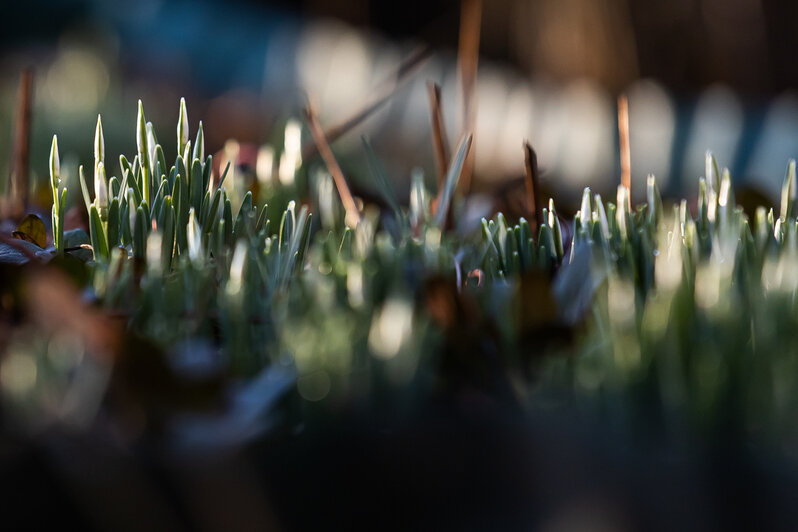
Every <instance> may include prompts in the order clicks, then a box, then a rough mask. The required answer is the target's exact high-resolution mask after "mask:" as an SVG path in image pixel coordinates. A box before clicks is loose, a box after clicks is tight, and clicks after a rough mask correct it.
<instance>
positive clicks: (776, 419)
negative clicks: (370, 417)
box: [50, 102, 798, 437]
mask: <svg viewBox="0 0 798 532" xmlns="http://www.w3.org/2000/svg"><path fill="white" fill-rule="evenodd" d="M188 133H189V132H188V119H187V113H186V108H185V103H184V102H181V106H180V118H179V121H178V126H177V146H178V153H177V155H176V157H175V159H174V162H173V163H172V164H167V162H166V158H165V154H164V151H163V149H162V148H161V146H160V144H159V143H158V140H157V138H156V137H155V134H154V132H153V128H152V125H151V124H148V123H147V122H146V121H145V118H144V113H143V110H142V107H141V104H139V115H138V124H137V134H136V139H137V154H136V156H135V157H134V158H133V161H132V163H131V162H129V160H128V159H127V158H125V157H124V156H121V157H120V158H119V170H120V175H121V178H117V177H110V178H108V177H107V173H108V170H107V168H108V166H107V165H106V160H105V149H104V142H103V133H102V125H101V123H100V121H99V120H98V123H97V130H96V136H95V150H94V154H95V155H94V187H93V188H94V195H93V196H94V197H93V199H92V195H91V193H90V187H89V186H87V182H86V179H85V176H84V173H83V171H82V169H81V171H80V182H81V187H82V195H83V199H84V202H85V206H86V209H87V213H88V219H89V229H90V231H89V233H90V244H91V248H92V252H93V260H92V261H91V262H90V267H91V272H92V274H91V283H90V289H91V291H92V294H93V296H94V297H95V298H96V301H97V302H98V304H99V305H101V306H102V307H103V308H105V309H106V310H108V311H110V312H116V313H121V314H122V316H124V317H125V319H126V323H127V327H128V328H129V329H130V330H132V331H135V332H136V333H137V334H141V335H143V336H145V337H146V338H149V339H151V340H153V341H154V342H156V343H157V344H158V345H160V346H162V347H163V348H164V349H166V350H168V349H170V348H172V347H173V346H175V345H176V344H178V343H180V342H183V341H187V340H190V339H194V340H196V339H200V340H203V341H206V342H207V344H208V345H209V346H211V349H212V350H213V351H214V352H216V353H218V354H219V356H220V357H221V358H222V359H223V360H224V362H225V365H226V367H227V368H228V371H229V373H230V374H231V375H234V376H248V375H254V374H256V373H257V372H259V371H260V370H262V369H263V368H265V367H269V366H272V365H275V364H279V365H283V366H286V367H291V368H293V369H295V370H296V372H297V387H298V391H299V394H300V395H301V396H302V397H304V398H306V399H311V400H318V399H322V398H325V397H327V396H337V397H349V396H352V395H353V394H354V395H358V394H361V393H373V392H374V390H375V389H382V388H384V387H389V388H393V389H396V390H413V391H418V390H422V393H425V391H428V390H429V387H430V386H434V383H435V382H440V380H441V379H443V380H445V379H447V378H448V377H447V376H446V375H441V373H442V372H445V371H446V370H445V369H442V368H446V367H449V366H447V364H449V362H446V361H444V360H443V358H444V356H445V355H444V354H443V353H444V352H446V350H447V349H451V348H452V347H451V345H450V344H452V343H454V345H455V347H456V345H457V339H456V332H457V331H458V328H460V331H461V332H463V331H465V330H466V329H469V331H468V332H469V334H475V335H480V334H484V336H485V342H486V343H489V344H491V345H492V347H490V348H486V349H488V350H490V349H493V350H494V351H495V352H496V353H498V354H499V357H500V359H501V364H500V367H501V368H502V369H501V370H499V373H501V374H502V375H503V377H505V378H506V381H507V382H508V383H511V384H510V386H511V387H512V389H513V394H514V395H515V396H516V397H517V398H519V399H520V400H521V401H522V402H530V403H533V402H534V401H535V399H536V398H538V397H540V396H541V394H547V393H549V392H556V393H560V392H562V391H563V390H566V391H569V394H568V397H573V398H576V401H577V404H579V405H586V408H588V409H593V410H596V411H600V412H603V413H607V412H609V413H610V414H611V415H613V416H617V419H621V420H625V421H629V423H630V424H634V422H635V420H639V419H656V420H658V421H662V423H661V424H660V425H661V426H663V427H665V428H666V429H667V428H670V427H675V428H677V429H678V428H680V427H681V426H682V425H684V424H691V423H693V422H696V423H697V424H698V426H701V427H706V426H714V425H717V424H723V423H724V422H725V420H728V419H735V420H737V421H741V422H742V426H744V427H745V429H746V430H751V431H757V432H763V433H766V435H773V434H776V435H778V436H780V437H783V436H784V435H785V433H789V435H790V436H792V435H794V434H793V432H794V426H795V425H796V424H795V422H794V420H795V415H796V414H797V413H798V379H796V378H795V375H798V340H795V338H796V336H795V335H793V334H792V331H794V330H795V327H796V325H798V308H797V307H796V291H798V219H796V213H797V209H796V196H797V195H798V194H797V191H798V187H796V172H795V162H794V161H793V162H790V163H789V165H788V170H787V176H786V178H785V185H784V189H783V193H782V199H781V205H780V210H779V212H778V216H777V215H776V214H775V213H774V211H773V210H772V209H771V210H770V211H767V210H766V209H765V208H764V207H760V208H759V209H758V210H757V211H756V212H755V213H754V218H753V220H752V221H751V220H749V218H748V216H747V215H746V214H745V213H744V212H743V210H742V209H741V208H740V207H738V206H737V205H736V203H735V200H734V191H733V187H732V182H731V177H730V175H729V172H728V171H727V170H723V171H722V172H721V171H719V170H718V167H717V164H716V162H715V159H714V158H713V157H712V156H711V155H710V154H708V155H707V164H706V177H705V178H701V179H700V181H699V194H698V201H697V205H696V206H695V209H693V212H695V213H696V214H695V215H693V214H692V213H691V208H690V206H689V205H688V204H687V202H686V201H681V202H680V203H678V204H676V205H674V206H673V208H672V209H669V208H664V207H663V202H662V199H661V197H660V193H659V190H658V187H657V184H656V180H655V178H654V177H653V176H650V177H649V178H648V179H647V183H646V195H647V196H646V197H647V201H646V202H645V203H644V204H642V205H639V206H637V207H634V208H633V206H632V205H631V202H630V191H629V190H628V189H627V188H626V187H624V186H620V187H619V188H618V194H617V197H616V198H615V200H616V201H615V202H614V203H613V202H611V201H610V202H608V201H605V200H603V199H602V198H601V197H600V196H599V195H597V194H596V195H593V194H592V193H591V191H590V190H589V189H586V190H585V192H584V195H583V198H582V203H581V208H580V209H579V211H578V212H577V213H576V214H575V216H574V217H573V222H572V223H569V224H567V225H568V227H565V225H564V224H563V223H562V222H561V221H560V217H559V215H558V213H557V211H556V209H555V206H554V202H553V201H552V200H550V201H549V203H548V207H547V208H545V209H542V213H541V215H540V216H539V217H534V218H530V220H531V221H529V222H528V221H527V220H525V219H523V218H521V219H519V220H518V221H517V223H508V221H507V220H506V219H505V217H504V216H503V215H502V214H501V213H499V214H497V215H496V216H495V217H494V218H493V219H491V220H483V221H482V224H481V230H480V231H478V232H477V233H474V234H467V235H463V234H461V233H459V232H458V231H456V230H452V229H449V228H448V225H447V219H448V218H449V216H450V212H449V211H450V205H451V204H453V203H456V202H458V201H462V198H459V197H458V196H457V194H456V191H457V180H458V177H459V174H460V169H461V168H462V165H463V162H464V160H465V158H466V156H467V153H468V143H467V142H465V141H464V142H462V143H461V145H460V147H459V149H458V150H457V152H456V153H455V155H454V156H453V159H452V162H451V164H450V165H449V171H448V174H447V176H446V179H445V180H444V182H443V185H442V186H443V189H442V190H440V191H437V202H433V201H431V198H432V196H433V195H432V192H431V191H430V190H429V188H428V187H427V186H426V185H425V183H424V179H423V176H421V175H420V174H415V175H414V176H413V179H412V182H411V187H410V198H409V202H408V206H407V207H404V206H402V202H401V201H400V200H399V199H398V198H397V197H396V196H395V194H394V192H393V188H392V186H391V184H390V180H389V179H388V178H387V175H386V173H385V170H384V169H383V168H382V165H381V163H380V161H379V159H378V157H377V156H376V154H375V153H374V152H373V150H372V149H371V146H370V144H369V143H368V142H367V141H365V142H364V149H365V151H366V157H367V160H368V163H369V164H368V166H369V168H370V170H371V173H372V176H373V178H374V183H375V186H376V188H377V189H378V191H379V192H380V194H381V195H382V196H383V199H384V201H385V204H386V205H387V206H388V207H389V208H388V209H385V210H384V211H382V212H381V211H380V210H379V209H378V208H376V207H374V206H371V205H367V206H365V207H364V206H362V205H361V206H360V211H361V212H360V217H359V221H358V222H357V223H356V224H353V225H354V226H352V227H350V226H348V225H347V222H349V221H350V220H349V219H347V218H345V217H344V209H343V206H342V204H341V202H340V199H339V196H338V194H337V193H336V189H335V187H334V183H333V179H332V178H331V176H330V175H329V174H327V173H325V172H322V171H318V172H315V173H313V172H310V171H308V170H307V169H306V168H304V163H302V162H300V161H295V163H290V164H289V166H290V170H291V171H292V172H297V171H298V170H300V169H301V170H302V171H303V172H304V173H303V176H305V177H306V178H307V189H308V190H309V191H310V193H309V194H308V197H307V198H306V199H305V204H304V205H302V206H301V207H300V206H299V205H298V203H300V202H301V201H300V197H299V195H298V194H296V192H295V189H291V188H286V187H285V186H283V185H281V184H280V183H279V182H277V181H276V180H275V182H274V183H271V184H270V185H269V187H265V188H261V189H259V190H258V191H257V192H256V194H254V195H253V193H252V191H246V192H245V193H242V191H241V190H240V185H238V184H237V183H236V178H233V180H232V181H233V182H232V183H228V184H227V186H229V187H232V188H233V189H235V187H239V190H238V192H235V193H234V194H232V196H234V197H236V198H240V202H239V201H237V202H236V203H238V204H237V205H234V204H233V201H232V198H231V194H228V192H227V190H226V182H225V179H226V176H227V174H228V171H229V166H228V169H225V170H224V172H222V175H221V176H219V177H218V178H217V176H215V175H214V172H213V162H212V158H211V157H210V156H208V157H207V158H206V157H205V154H204V141H203V131H202V126H201V124H200V128H199V131H198V132H197V135H196V140H195V141H194V144H193V148H192V144H191V142H190V141H189V135H188ZM286 145H287V146H288V142H286ZM50 167H51V183H52V188H53V199H54V205H53V235H54V238H53V240H54V244H55V247H56V250H57V252H58V253H63V252H64V243H63V241H64V237H63V233H64V231H63V224H64V212H63V211H64V205H65V201H66V199H65V198H66V190H65V189H64V188H63V187H62V185H61V184H60V180H59V159H58V150H57V143H56V140H55V139H54V140H53V149H52V153H51V164H50ZM281 167H282V165H281ZM281 171H282V169H281ZM297 175H298V174H297ZM289 198H291V199H289ZM270 200H272V201H273V202H274V204H276V205H277V206H278V207H277V208H275V207H269V205H268V202H269V201H270ZM433 205H435V207H433ZM310 211H313V212H315V213H318V215H317V216H316V217H311V215H310ZM532 279H537V280H541V279H542V281H541V283H542V284H541V283H538V285H536V286H539V287H540V286H542V290H541V289H539V290H537V291H535V290H532V291H530V290H527V287H528V286H530V283H531V281H530V280H532ZM436 282H440V283H443V285H445V286H448V287H450V289H451V293H450V294H449V292H446V293H447V294H449V295H450V297H449V296H447V297H449V299H446V298H444V299H445V301H446V303H445V304H443V306H444V307H446V305H447V304H448V305H450V306H451V308H452V309H454V310H452V311H451V312H450V313H449V314H447V312H446V311H441V308H440V301H437V302H435V301H433V302H432V303H430V299H429V297H430V293H432V291H433V289H431V288H430V287H431V286H433V285H434V283H436ZM467 300H469V301H476V302H477V308H478V309H479V311H478V312H477V314H478V316H477V317H476V318H475V317H473V316H471V317H470V318H469V314H468V312H467V309H468V303H467ZM464 301H465V303H464ZM541 308H542V309H543V310H542V311H541V310H540V309H541ZM464 309H466V310H464ZM536 313H537V314H536ZM528 314H529V315H535V316H537V317H535V318H530V317H529V316H528ZM452 315H456V317H454V318H452V317H451V316H452ZM441 316H443V318H442V317H441ZM447 316H448V318H451V319H448V318H447ZM447 320H448V321H447ZM458 320H459V321H458ZM550 325H552V326H553V325H557V326H566V327H571V328H572V329H573V330H575V331H576V333H575V342H576V345H565V346H564V347H563V346H562V345H558V346H555V347H552V348H549V347H546V346H544V342H543V341H537V340H536V339H535V336H534V335H535V334H537V335H540V336H541V337H542V336H545V335H546V328H547V327H548V326H550ZM472 328H473V330H470V329H472ZM452 331H455V335H454V339H453V336H452V335H451V334H450V333H452ZM530 332H531V333H532V334H533V336H532V339H531V341H530ZM480 345H482V344H480ZM447 346H448V347H447ZM544 351H545V352H544ZM563 351H564V353H563ZM477 352H478V353H477V357H479V356H481V355H480V354H479V353H480V351H479V349H477ZM481 353H482V354H483V355H484V352H481ZM530 354H535V355H536V356H534V357H530V356H529V355H530ZM545 354H547V355H550V356H548V357H543V356H538V355H545ZM465 356H467V355H466V354H463V357H465ZM468 356H470V355H468ZM458 363H463V364H467V363H466V362H462V361H460V362H458ZM476 367H478V368H479V367H481V366H479V365H477V366H476ZM530 369H534V370H535V371H533V372H531V373H530ZM530 375H532V377H530Z"/></svg>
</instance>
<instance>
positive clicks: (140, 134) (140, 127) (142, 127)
mask: <svg viewBox="0 0 798 532" xmlns="http://www.w3.org/2000/svg"><path fill="white" fill-rule="evenodd" d="M136 147H137V148H138V154H139V162H140V164H141V168H142V170H144V169H149V167H150V154H149V151H148V150H147V121H146V120H145V119H144V106H143V105H142V103H141V100H139V114H138V118H137V120H136Z"/></svg>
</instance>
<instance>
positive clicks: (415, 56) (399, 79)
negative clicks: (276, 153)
mask: <svg viewBox="0 0 798 532" xmlns="http://www.w3.org/2000/svg"><path fill="white" fill-rule="evenodd" d="M430 56H432V48H431V47H430V46H422V47H419V48H417V49H416V50H415V51H413V52H412V53H411V54H410V55H409V56H408V57H407V58H406V59H405V60H404V61H402V62H401V63H400V64H399V66H398V67H397V69H396V72H395V73H394V74H392V75H391V76H389V77H387V78H386V79H384V80H382V81H381V82H380V83H379V84H378V85H377V88H376V89H375V90H374V92H375V93H376V94H377V96H376V97H375V98H373V99H372V100H371V101H370V102H368V103H367V104H366V105H365V106H364V107H363V108H361V109H360V110H359V111H358V112H356V113H355V114H353V115H352V116H350V117H349V118H346V119H345V120H343V121H341V122H339V123H338V124H336V125H334V126H332V127H330V128H328V129H327V130H326V131H325V133H324V135H325V137H326V138H327V141H328V142H329V143H333V142H335V141H336V140H338V138H340V137H341V136H343V135H345V134H346V133H348V132H349V131H350V130H352V129H353V128H354V127H356V126H357V125H359V124H360V123H361V122H363V121H364V120H366V119H367V118H368V117H369V116H371V115H372V114H373V113H374V112H375V111H377V110H378V109H379V108H380V107H382V106H383V105H385V104H386V103H387V102H388V101H389V100H390V99H391V97H393V96H394V95H395V94H396V92H397V91H398V90H399V89H400V88H401V87H402V86H403V85H404V84H405V82H407V80H408V79H410V77H411V76H410V75H411V74H412V73H413V72H415V71H416V69H417V68H418V67H420V66H421V65H422V64H423V63H424V62H425V61H426V60H427V59H429V58H430ZM315 152H316V145H315V144H308V145H306V146H305V148H304V149H303V150H302V159H303V160H304V159H308V158H309V157H311V156H312V155H313V154H314V153H315Z"/></svg>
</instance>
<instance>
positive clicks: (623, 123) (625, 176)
mask: <svg viewBox="0 0 798 532" xmlns="http://www.w3.org/2000/svg"><path fill="white" fill-rule="evenodd" d="M618 138H619V141H620V142H619V144H620V149H621V185H623V186H625V187H626V189H627V190H628V191H629V197H630V198H631V196H632V155H631V149H630V146H629V100H628V99H627V97H626V95H625V94H621V95H620V96H618Z"/></svg>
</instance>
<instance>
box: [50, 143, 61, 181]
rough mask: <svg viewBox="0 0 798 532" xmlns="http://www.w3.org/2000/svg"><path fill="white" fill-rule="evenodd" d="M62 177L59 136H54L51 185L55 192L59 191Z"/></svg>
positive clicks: (51, 156)
mask: <svg viewBox="0 0 798 532" xmlns="http://www.w3.org/2000/svg"><path fill="white" fill-rule="evenodd" d="M60 177H61V158H60V157H59V156H58V136H57V135H53V144H52V145H51V146H50V183H51V184H52V187H53V191H55V190H57V189H58V183H59V181H60Z"/></svg>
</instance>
